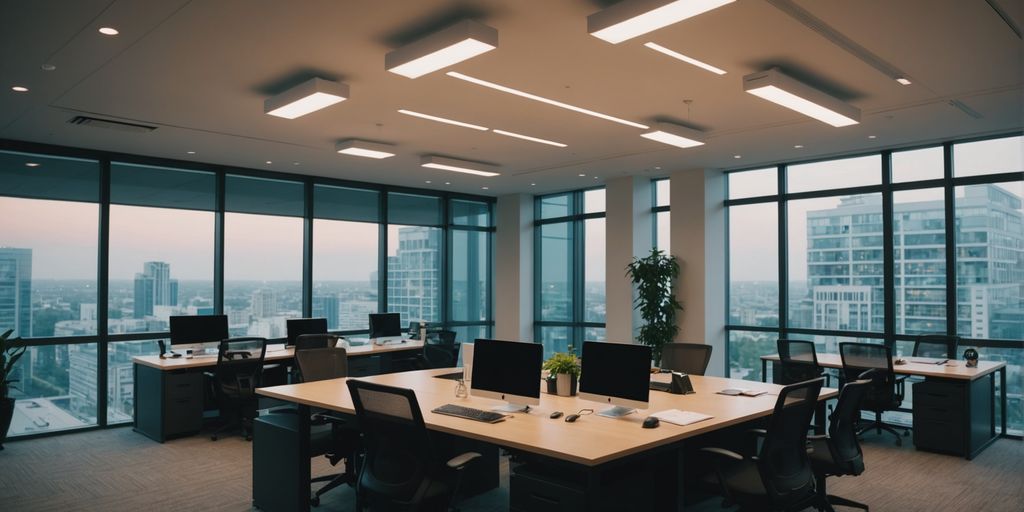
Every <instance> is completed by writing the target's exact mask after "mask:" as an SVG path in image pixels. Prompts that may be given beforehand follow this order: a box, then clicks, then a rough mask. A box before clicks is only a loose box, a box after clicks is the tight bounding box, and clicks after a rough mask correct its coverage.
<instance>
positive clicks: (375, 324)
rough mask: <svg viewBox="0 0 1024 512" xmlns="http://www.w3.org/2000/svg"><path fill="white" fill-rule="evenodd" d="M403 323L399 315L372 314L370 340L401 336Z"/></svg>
mask: <svg viewBox="0 0 1024 512" xmlns="http://www.w3.org/2000/svg"><path fill="white" fill-rule="evenodd" d="M401 322H402V321H401V315H399V314H398V313H370V339H371V340H374V339H377V338H390V337H395V336H401V335H402V323H401Z"/></svg>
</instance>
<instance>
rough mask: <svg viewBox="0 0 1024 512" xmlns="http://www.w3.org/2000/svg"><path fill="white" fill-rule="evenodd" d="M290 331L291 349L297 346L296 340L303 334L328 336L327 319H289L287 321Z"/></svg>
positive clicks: (286, 325) (286, 324)
mask: <svg viewBox="0 0 1024 512" xmlns="http://www.w3.org/2000/svg"><path fill="white" fill-rule="evenodd" d="M285 327H287V329H288V343H287V345H288V346H289V347H292V346H295V340H297V339H298V338H299V336H302V335H303V334H327V319H326V318H289V319H288V320H285Z"/></svg>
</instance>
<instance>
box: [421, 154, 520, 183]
mask: <svg viewBox="0 0 1024 512" xmlns="http://www.w3.org/2000/svg"><path fill="white" fill-rule="evenodd" d="M420 165H421V166H422V167H427V168H430V169H441V170H443V171H454V172H462V173H466V174H475V175H477V176H487V177H488V178H490V177H492V176H500V173H497V172H494V171H493V169H494V166H493V165H487V164H482V163H480V162H470V161H469V160H459V159H456V158H447V157H443V156H437V155H426V156H424V157H423V158H421V159H420Z"/></svg>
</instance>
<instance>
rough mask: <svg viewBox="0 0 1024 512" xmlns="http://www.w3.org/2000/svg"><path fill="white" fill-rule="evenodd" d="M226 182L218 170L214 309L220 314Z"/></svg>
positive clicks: (214, 225) (222, 305)
mask: <svg viewBox="0 0 1024 512" xmlns="http://www.w3.org/2000/svg"><path fill="white" fill-rule="evenodd" d="M224 183H225V179H224V172H218V173H217V185H216V197H217V199H216V202H217V206H216V212H215V213H214V217H213V219H214V220H213V223H214V224H213V310H214V313H216V314H218V315H223V314H224V215H225V214H224V190H225V186H224Z"/></svg>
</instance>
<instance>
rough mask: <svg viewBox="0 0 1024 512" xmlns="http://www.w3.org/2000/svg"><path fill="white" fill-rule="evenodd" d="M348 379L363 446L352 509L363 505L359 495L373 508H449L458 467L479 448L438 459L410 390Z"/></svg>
mask: <svg viewBox="0 0 1024 512" xmlns="http://www.w3.org/2000/svg"><path fill="white" fill-rule="evenodd" d="M347 384H348V389H349V392H350V393H351V396H352V404H353V405H354V406H355V410H356V418H357V419H358V422H359V428H360V430H361V431H362V433H363V445H364V447H365V449H366V452H365V453H366V456H365V458H364V460H363V463H362V467H361V468H360V470H359V479H358V483H357V484H356V510H358V511H362V510H363V506H364V505H365V503H364V500H365V501H366V502H368V503H369V505H370V506H371V507H372V508H373V509H374V510H376V509H377V508H380V507H381V506H383V507H385V508H387V507H388V506H394V505H397V506H404V507H409V508H411V509H413V510H419V509H421V508H426V509H430V510H445V509H450V508H451V507H452V506H453V504H454V502H455V497H456V495H457V494H458V490H459V484H460V483H461V480H462V473H463V469H464V468H465V467H466V465H468V464H469V463H470V462H472V461H473V460H475V459H477V458H479V457H480V454H479V453H476V452H466V453H463V454H461V455H458V456H456V457H454V458H452V459H450V460H448V461H444V460H441V458H440V457H439V456H438V454H437V453H435V452H434V444H433V443H431V436H430V432H429V431H428V430H427V427H426V425H425V424H424V423H423V414H422V413H421V412H420V406H419V403H418V402H417V401H416V393H415V392H414V391H413V390H411V389H403V388H396V387H391V386H383V385H380V384H374V383H370V382H365V381H361V380H357V379H348V381H347Z"/></svg>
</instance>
